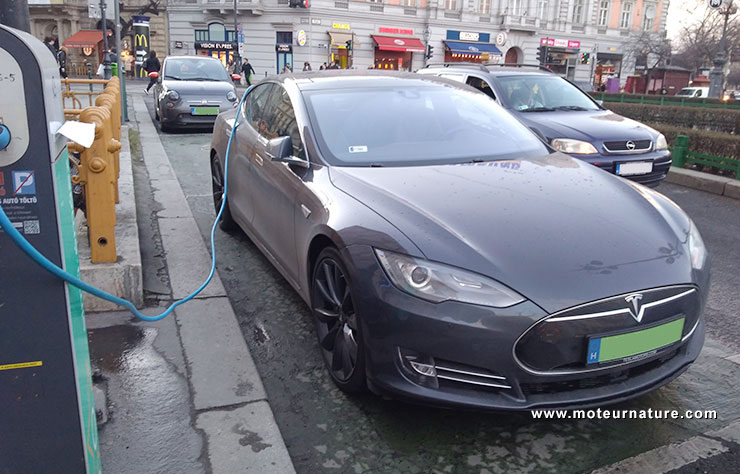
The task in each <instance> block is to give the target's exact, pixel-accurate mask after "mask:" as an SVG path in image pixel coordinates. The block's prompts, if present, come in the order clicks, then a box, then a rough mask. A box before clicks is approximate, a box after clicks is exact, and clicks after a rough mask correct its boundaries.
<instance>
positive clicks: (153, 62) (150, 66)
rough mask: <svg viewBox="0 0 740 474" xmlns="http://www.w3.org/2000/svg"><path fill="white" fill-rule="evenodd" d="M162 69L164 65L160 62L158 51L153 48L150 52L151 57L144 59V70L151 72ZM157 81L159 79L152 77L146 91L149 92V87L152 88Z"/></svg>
mask: <svg viewBox="0 0 740 474" xmlns="http://www.w3.org/2000/svg"><path fill="white" fill-rule="evenodd" d="M160 69H162V65H161V64H160V63H159V59H157V52H156V51H154V50H151V51H150V52H149V57H148V58H147V60H146V61H144V70H145V71H146V73H147V74H149V73H150V72H159V70H160ZM156 83H157V80H156V79H155V78H153V77H150V78H149V85H148V86H146V90H145V91H144V92H146V93H147V94H148V93H149V89H151V88H152V86H153V85H154V84H156Z"/></svg>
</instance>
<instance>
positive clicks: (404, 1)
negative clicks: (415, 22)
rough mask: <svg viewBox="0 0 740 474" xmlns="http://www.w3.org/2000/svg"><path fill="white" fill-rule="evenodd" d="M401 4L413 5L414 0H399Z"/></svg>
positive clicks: (405, 5) (404, 5)
mask: <svg viewBox="0 0 740 474" xmlns="http://www.w3.org/2000/svg"><path fill="white" fill-rule="evenodd" d="M401 6H403V7H415V6H416V0H401Z"/></svg>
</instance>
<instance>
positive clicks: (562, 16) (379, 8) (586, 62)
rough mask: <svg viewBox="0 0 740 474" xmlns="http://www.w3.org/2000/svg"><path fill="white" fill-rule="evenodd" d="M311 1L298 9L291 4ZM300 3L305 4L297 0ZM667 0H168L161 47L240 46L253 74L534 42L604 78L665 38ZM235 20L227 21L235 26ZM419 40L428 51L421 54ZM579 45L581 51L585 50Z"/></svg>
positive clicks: (520, 57) (577, 72)
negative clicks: (643, 43) (639, 44)
mask: <svg viewBox="0 0 740 474" xmlns="http://www.w3.org/2000/svg"><path fill="white" fill-rule="evenodd" d="M297 1H301V2H303V1H310V4H309V5H308V7H307V8H305V7H303V6H299V7H297V8H296V7H291V3H293V2H297ZM302 5H305V4H302ZM667 5H668V2H667V1H666V0H367V1H358V0H237V2H236V8H237V19H236V22H235V18H234V3H233V1H231V0H170V3H169V5H168V13H169V21H170V25H169V31H170V44H169V53H170V54H203V55H214V56H218V57H220V58H221V59H222V61H224V63H225V64H228V63H229V62H230V61H231V59H232V58H233V57H234V53H235V50H236V49H237V48H240V50H241V52H242V56H243V57H246V58H248V59H249V61H250V63H251V64H252V65H253V67H254V68H255V70H256V71H257V74H258V76H264V75H266V74H274V73H277V72H280V71H281V70H282V68H283V67H284V65H285V64H286V63H287V64H291V65H292V66H293V69H294V70H296V71H299V70H301V69H302V67H303V64H304V62H308V63H310V64H311V67H312V68H313V69H314V70H315V69H318V68H319V65H321V64H322V63H324V62H326V63H330V62H331V61H332V60H334V61H336V62H337V64H338V65H339V66H340V67H343V68H344V67H354V68H357V69H366V68H371V67H373V68H381V69H401V70H416V69H418V68H421V67H423V66H424V65H425V64H427V63H440V62H443V61H475V62H484V63H486V62H503V61H505V62H516V63H530V64H531V63H537V62H538V56H539V54H538V51H539V46H540V45H543V44H544V45H548V47H549V52H548V54H549V56H550V57H549V59H550V60H551V61H552V62H553V63H555V64H558V65H559V66H560V68H561V69H562V70H561V71H558V72H561V73H563V75H566V76H567V77H569V78H571V79H573V80H576V81H583V82H586V81H588V82H591V81H593V80H596V81H598V83H597V85H598V84H601V83H606V82H607V80H608V79H609V78H615V77H617V78H620V80H621V84H624V82H625V80H626V77H627V76H628V75H630V74H632V73H633V71H634V58H631V56H634V54H631V51H629V49H630V48H632V49H634V47H633V46H631V41H633V40H634V37H635V35H637V34H638V33H640V34H641V33H642V32H643V31H647V32H651V33H652V34H654V35H655V36H656V37H659V38H664V37H665V33H664V32H665V22H666V15H667ZM235 23H236V25H235ZM427 46H429V47H431V49H432V56H431V58H430V59H428V60H427V59H426V57H425V50H426V48H427ZM584 53H585V54H584Z"/></svg>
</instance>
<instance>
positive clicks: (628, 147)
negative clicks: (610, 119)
mask: <svg viewBox="0 0 740 474" xmlns="http://www.w3.org/2000/svg"><path fill="white" fill-rule="evenodd" d="M625 146H626V147H627V149H628V150H629V151H632V150H634V149H635V142H633V141H632V140H630V141H628V142H627V143H625Z"/></svg>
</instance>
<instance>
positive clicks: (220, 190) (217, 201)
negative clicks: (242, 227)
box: [211, 153, 238, 232]
mask: <svg viewBox="0 0 740 474" xmlns="http://www.w3.org/2000/svg"><path fill="white" fill-rule="evenodd" d="M211 187H212V189H213V206H214V207H215V209H216V214H217V215H218V211H220V210H221V204H222V203H223V200H224V173H223V171H222V170H221V163H220V162H219V160H218V156H217V155H216V154H215V153H214V155H213V156H212V157H211ZM219 225H220V227H221V230H223V231H225V232H233V231H235V230H236V229H237V228H238V225H237V224H236V221H235V220H234V218H233V217H232V216H231V210H230V209H229V200H228V196H227V197H226V204H225V205H224V212H223V213H221V222H219Z"/></svg>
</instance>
